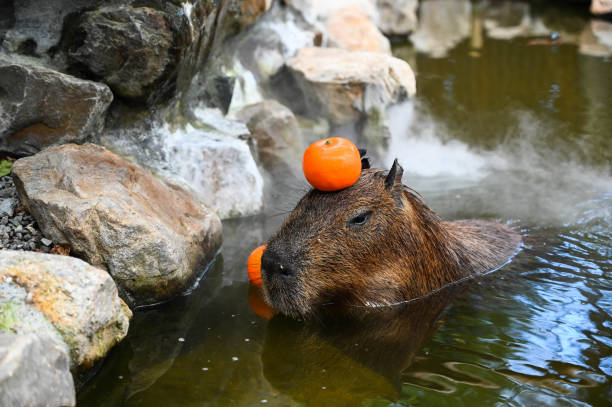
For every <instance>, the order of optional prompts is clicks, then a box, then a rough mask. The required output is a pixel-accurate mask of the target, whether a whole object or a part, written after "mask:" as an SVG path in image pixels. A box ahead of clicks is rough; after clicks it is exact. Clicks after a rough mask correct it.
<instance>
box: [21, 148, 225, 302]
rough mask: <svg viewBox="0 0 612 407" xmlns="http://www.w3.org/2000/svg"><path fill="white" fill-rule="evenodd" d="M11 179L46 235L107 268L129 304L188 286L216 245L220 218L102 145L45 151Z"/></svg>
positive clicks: (24, 160)
mask: <svg viewBox="0 0 612 407" xmlns="http://www.w3.org/2000/svg"><path fill="white" fill-rule="evenodd" d="M13 176H14V179H15V185H16V186H17V191H18V193H19V196H20V198H21V200H22V202H23V203H24V204H25V205H26V207H27V208H28V209H29V211H30V213H31V214H32V215H33V216H34V218H35V219H36V221H37V222H38V225H39V226H40V227H41V229H42V231H43V233H44V234H45V235H46V236H48V237H49V238H50V239H52V240H53V241H54V242H55V243H56V244H58V243H59V244H69V245H70V247H71V249H72V252H73V253H75V254H76V255H77V256H79V257H82V258H84V259H86V260H87V261H89V262H90V263H91V264H93V265H95V266H99V267H102V268H104V269H106V270H108V272H109V273H110V274H111V276H112V277H113V278H114V279H115V281H116V282H117V284H118V287H119V291H120V294H121V296H122V298H124V299H125V300H126V301H127V302H128V303H129V304H130V305H136V304H148V303H155V302H159V301H162V300H165V299H168V298H170V297H172V296H174V295H176V294H178V293H180V292H182V291H184V290H185V289H187V288H188V287H189V286H190V285H191V284H192V283H193V281H194V280H195V279H196V278H197V277H198V275H199V274H200V273H201V272H202V271H203V269H204V266H205V265H206V263H208V262H209V261H210V260H212V258H213V257H214V256H215V254H216V252H217V249H218V248H219V246H220V243H221V223H220V221H219V218H218V217H217V216H216V215H215V214H214V213H212V212H211V211H210V210H209V209H208V208H206V207H205V206H203V205H202V204H201V203H200V202H199V201H197V200H195V199H194V198H193V196H192V195H191V194H190V193H189V192H187V191H186V190H185V189H183V188H181V187H179V186H176V185H171V184H168V183H165V182H163V181H161V180H159V179H157V178H155V177H154V176H153V175H151V174H150V173H149V172H147V171H145V170H143V169H142V168H140V167H138V166H136V165H133V164H131V163H129V162H128V161H127V160H125V159H123V158H121V157H119V156H117V155H115V154H113V153H111V152H110V151H108V150H106V149H105V148H103V147H100V146H96V145H93V144H85V145H82V146H77V145H74V144H69V145H64V146H60V147H54V148H50V149H47V150H44V151H43V152H41V153H38V154H37V155H35V156H33V157H27V158H22V159H20V160H18V161H16V162H15V164H14V166H13Z"/></svg>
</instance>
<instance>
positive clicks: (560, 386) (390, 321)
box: [78, 9, 612, 406]
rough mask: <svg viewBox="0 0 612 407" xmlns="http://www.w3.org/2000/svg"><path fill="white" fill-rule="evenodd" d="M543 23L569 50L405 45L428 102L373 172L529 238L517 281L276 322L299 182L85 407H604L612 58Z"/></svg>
mask: <svg viewBox="0 0 612 407" xmlns="http://www.w3.org/2000/svg"><path fill="white" fill-rule="evenodd" d="M536 11H537V10H536ZM539 12H540V13H541V18H542V20H543V21H544V22H545V23H548V24H554V29H555V30H558V31H559V32H560V34H561V43H560V44H552V45H551V44H542V45H533V46H528V45H527V43H528V41H529V40H530V39H531V37H529V38H527V37H517V38H513V39H493V38H490V37H489V36H487V35H484V37H483V38H481V39H480V41H478V38H474V34H473V32H472V36H471V38H465V39H464V40H463V41H461V42H459V43H458V44H457V45H456V46H455V47H454V48H452V49H448V50H445V52H443V53H440V52H436V53H434V55H435V56H436V57H435V58H434V57H432V56H429V55H431V53H430V54H427V53H424V52H417V51H415V50H414V49H413V48H412V47H411V46H408V45H404V44H396V46H395V48H394V52H395V54H396V55H397V56H399V57H402V58H404V59H406V60H407V61H408V62H409V63H410V64H411V66H412V67H413V68H414V69H415V71H416V73H417V86H418V97H417V98H416V99H414V100H412V101H410V102H409V103H406V104H403V105H400V106H397V107H395V108H393V111H392V112H390V113H391V117H392V133H393V137H392V140H391V145H390V147H389V150H388V151H389V152H388V153H386V154H383V156H382V157H380V159H379V160H378V161H379V162H378V163H377V164H378V165H382V164H384V165H388V164H389V163H390V162H391V161H392V160H393V158H395V157H398V158H399V160H400V163H401V164H402V165H403V166H404V168H405V169H406V172H405V174H404V182H405V183H406V184H408V185H410V186H412V187H413V188H415V189H416V190H417V191H419V192H420V193H421V194H422V195H423V197H424V199H425V201H426V202H427V203H428V204H429V205H430V206H432V207H433V208H435V209H436V210H437V211H438V212H439V213H440V214H441V215H442V216H444V217H446V218H449V219H462V218H484V219H490V220H496V221H500V222H507V223H509V224H510V225H512V226H513V227H515V228H516V229H517V230H521V231H522V233H523V236H524V245H523V248H522V251H521V252H520V253H519V254H518V255H517V256H516V257H515V258H514V259H513V261H512V262H511V263H510V264H508V265H506V266H505V267H504V268H502V269H501V270H499V271H496V272H493V273H490V274H488V275H486V276H484V277H482V278H479V279H478V280H476V281H472V282H471V283H469V284H467V285H463V286H459V287H451V288H449V289H447V290H443V291H442V292H440V293H439V294H438V295H436V296H433V297H430V298H427V299H425V300H423V301H419V302H415V303H411V304H408V305H406V306H403V307H395V308H393V309H375V310H365V309H364V310H363V312H361V311H360V312H359V313H358V314H356V315H355V316H353V317H346V318H343V319H342V320H337V319H332V318H326V317H321V320H320V321H318V322H317V323H316V324H305V323H303V322H300V321H292V320H290V319H286V318H282V317H280V316H275V317H273V318H272V319H271V320H268V319H266V318H264V317H262V316H259V315H257V314H256V313H254V312H253V309H252V307H251V306H250V305H249V304H250V303H251V304H255V303H256V302H257V301H258V298H259V297H258V296H257V292H256V291H253V290H252V289H251V290H250V289H249V284H248V282H247V277H246V269H245V264H246V259H247V257H248V254H249V253H250V251H251V250H252V249H253V248H254V247H256V246H257V245H259V244H261V243H262V242H264V241H265V240H266V239H267V238H268V237H269V236H270V235H271V234H272V233H273V232H274V231H275V230H276V229H277V228H278V227H279V226H280V224H281V222H282V220H283V217H284V215H283V211H286V210H288V209H291V207H292V206H293V205H294V204H295V202H296V200H297V199H298V198H299V197H300V195H301V193H302V192H303V183H302V182H300V181H295V182H294V184H295V188H292V189H290V190H289V191H286V192H283V193H282V194H281V198H280V199H276V200H275V202H274V204H273V205H270V206H269V208H268V209H267V211H266V213H265V214H264V215H261V216H258V217H253V218H245V219H236V220H229V221H225V222H224V244H223V249H222V253H221V254H220V255H219V256H218V257H217V259H216V261H215V263H213V264H212V265H211V266H210V267H209V270H208V271H207V273H206V275H205V277H204V278H203V279H202V280H201V282H200V284H199V285H198V286H197V288H195V289H194V291H193V292H192V293H191V294H189V295H186V296H182V297H180V298H177V299H175V300H173V301H172V302H170V303H167V304H165V305H162V306H159V307H156V308H149V309H143V310H137V311H136V312H135V314H134V318H133V320H132V322H131V325H130V332H129V334H128V337H127V338H126V339H125V340H124V341H123V342H122V343H121V344H119V345H118V346H117V347H116V348H115V349H113V350H112V352H111V353H110V354H109V356H108V358H107V359H106V360H105V362H104V363H103V365H102V366H101V368H100V370H99V372H98V373H97V375H96V376H95V377H93V379H91V380H90V381H89V382H88V383H87V384H85V385H84V386H83V387H82V389H81V390H80V392H79V400H78V403H79V405H82V406H253V405H275V406H287V405H291V406H306V405H308V406H323V405H333V406H335V405H338V406H341V405H349V406H389V405H394V406H398V405H404V406H408V405H432V406H445V405H453V406H454V405H466V406H467V405H469V406H492V405H510V406H519V405H525V406H533V405H538V406H539V405H554V406H583V405H592V406H605V405H610V404H611V403H612V274H611V273H612V270H611V269H612V268H611V266H612V248H611V246H612V214H611V212H612V176H611V173H610V166H609V165H610V160H611V158H612V156H611V155H612V153H611V151H612V104H611V103H612V102H610V101H612V80H611V79H612V77H611V72H612V58H610V57H605V56H591V55H586V54H585V53H583V52H580V51H581V49H582V48H583V47H582V46H581V45H580V44H579V43H578V42H577V41H578V40H577V39H579V38H580V37H581V35H582V36H584V35H585V34H584V30H588V29H589V24H592V22H590V21H589V20H588V19H587V16H580V10H576V9H568V10H561V11H559V10H556V11H550V10H548V11H547V10H542V11H539ZM472 18H474V17H472ZM604 23H605V22H604ZM474 24H481V23H475V22H474V21H472V27H474ZM534 24H535V23H534ZM611 25H612V24H611ZM472 31H473V30H472ZM286 182H287V183H292V182H293V181H289V180H287V181H286ZM281 184H282V182H281ZM285 189H286V188H285ZM255 308H257V307H256V306H255ZM260 313H261V311H260ZM393 403H395V404H393Z"/></svg>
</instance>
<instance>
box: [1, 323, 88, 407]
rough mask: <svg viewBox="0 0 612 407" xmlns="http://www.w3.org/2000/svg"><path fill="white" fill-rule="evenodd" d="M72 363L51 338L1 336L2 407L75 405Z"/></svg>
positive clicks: (29, 335)
mask: <svg viewBox="0 0 612 407" xmlns="http://www.w3.org/2000/svg"><path fill="white" fill-rule="evenodd" d="M69 361H70V360H69V358H68V355H67V354H66V351H65V350H64V349H62V347H60V346H58V344H57V343H56V342H55V341H53V340H51V339H49V338H46V337H44V336H38V335H36V334H28V335H7V334H1V333H0V405H3V406H49V407H56V406H57V407H64V406H74V405H75V404H76V397H75V391H74V383H73V380H72V374H70V369H69V366H70V364H69Z"/></svg>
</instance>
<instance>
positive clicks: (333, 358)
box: [262, 282, 468, 406]
mask: <svg viewBox="0 0 612 407" xmlns="http://www.w3.org/2000/svg"><path fill="white" fill-rule="evenodd" d="M466 284H468V283H467V282H464V283H462V284H456V285H453V286H449V287H446V288H445V289H443V290H442V291H440V292H438V293H437V294H435V295H432V296H429V297H427V298H424V299H421V300H418V301H413V302H410V303H408V304H405V305H401V306H393V307H381V308H379V309H371V308H365V307H355V308H353V309H350V310H349V313H346V314H339V313H338V312H337V310H334V311H331V310H330V311H329V312H328V314H327V315H319V316H318V317H319V318H318V319H317V320H316V321H314V322H308V323H305V322H301V321H295V320H292V319H290V318H286V317H283V316H280V315H278V316H276V317H274V318H273V319H272V321H271V322H270V324H269V325H268V330H267V333H266V340H265V344H264V348H263V353H262V360H263V369H264V370H263V371H264V375H265V377H266V379H267V380H268V381H269V382H270V383H271V384H272V386H274V387H275V388H276V389H277V390H279V391H281V392H282V393H284V394H287V395H290V396H291V397H292V398H293V399H294V400H296V401H299V402H302V403H305V404H306V405H308V406H320V405H330V404H329V403H330V401H329V400H333V402H332V405H338V406H341V405H346V406H352V405H356V404H359V403H360V402H361V401H362V400H368V399H386V400H397V397H398V393H399V391H400V389H401V380H400V374H401V372H402V371H403V370H404V369H406V368H407V367H408V366H409V365H410V364H411V362H412V359H413V358H414V355H415V353H416V352H418V351H419V349H420V347H421V345H422V344H423V342H424V341H426V340H427V339H428V338H429V337H430V336H431V335H432V334H433V332H434V331H435V329H436V324H435V320H436V318H437V317H438V315H439V314H440V312H441V311H442V309H443V308H444V307H445V306H446V305H447V304H448V303H449V302H450V301H451V300H452V299H453V297H454V296H455V295H456V294H458V293H459V292H461V291H463V290H464V289H465V286H466Z"/></svg>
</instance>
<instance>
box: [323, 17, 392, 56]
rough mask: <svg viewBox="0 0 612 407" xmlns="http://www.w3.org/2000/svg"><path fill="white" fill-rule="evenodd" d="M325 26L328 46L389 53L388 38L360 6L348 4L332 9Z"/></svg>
mask: <svg viewBox="0 0 612 407" xmlns="http://www.w3.org/2000/svg"><path fill="white" fill-rule="evenodd" d="M326 28H327V34H328V37H329V42H328V43H329V46H332V47H337V48H343V49H346V50H349V51H368V52H380V53H383V54H389V55H391V45H390V43H389V40H388V39H387V38H386V37H385V36H384V35H383V34H382V33H381V32H380V31H379V30H378V28H377V27H376V25H375V24H374V22H373V21H372V20H371V18H370V17H369V16H368V15H367V14H366V13H365V11H363V10H362V9H361V8H360V7H357V6H348V7H345V8H341V9H339V10H336V11H334V12H333V13H331V14H330V15H329V17H328V19H327V26H326Z"/></svg>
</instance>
